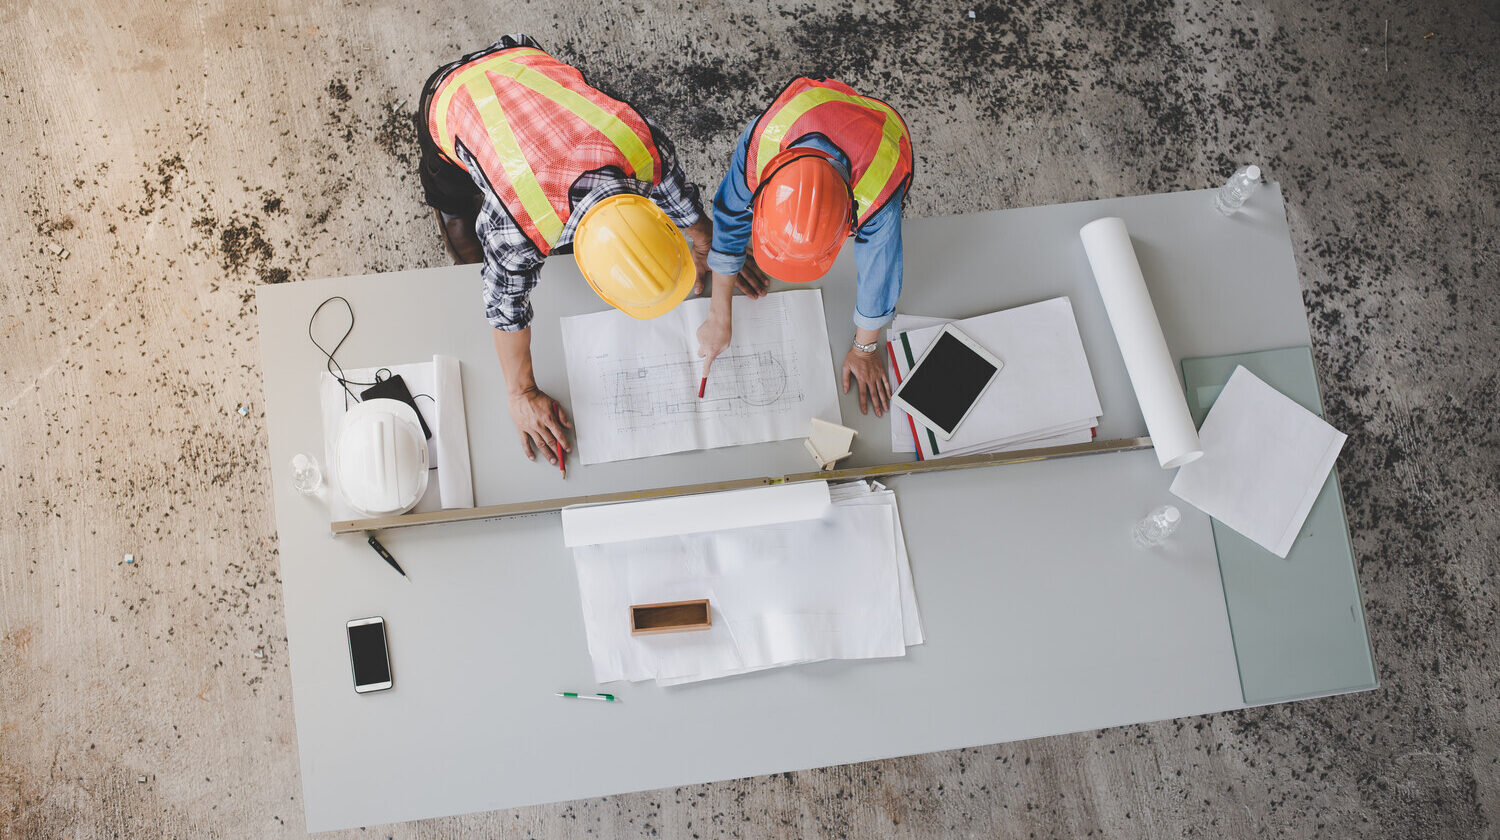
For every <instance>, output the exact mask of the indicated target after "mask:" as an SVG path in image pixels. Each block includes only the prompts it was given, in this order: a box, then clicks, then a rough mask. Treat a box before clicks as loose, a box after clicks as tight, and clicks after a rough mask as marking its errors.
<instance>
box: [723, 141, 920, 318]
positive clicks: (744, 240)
mask: <svg viewBox="0 0 1500 840" xmlns="http://www.w3.org/2000/svg"><path fill="white" fill-rule="evenodd" d="M754 127H755V120H751V121H750V124H749V125H747V126H745V131H744V133H743V134H741V135H740V139H739V142H738V143H737V144H735V147H734V158H733V159H732V160H731V161H730V162H729V173H728V174H727V175H725V176H724V180H723V182H722V183H720V184H719V191H718V193H717V194H716V195H715V196H714V238H713V248H712V250H710V251H709V252H708V267H709V268H711V269H713V270H714V271H716V272H718V273H720V274H723V275H727V276H733V275H734V274H735V273H737V272H738V271H739V270H740V268H741V266H743V265H744V264H745V250H746V246H747V245H748V244H749V243H750V226H751V222H752V220H753V218H754V213H753V211H752V209H751V206H750V200H751V198H752V195H751V192H750V190H749V188H748V187H747V186H746V184H745V156H746V149H747V148H748V147H749V145H750V132H751V130H752V129H754ZM795 147H797V148H809V149H817V150H819V151H823V152H827V153H828V154H830V155H832V156H833V159H834V161H836V162H837V164H838V165H839V166H841V167H842V169H843V174H844V177H845V178H847V177H848V176H849V156H848V155H846V154H844V152H843V150H842V149H840V148H839V147H837V146H835V145H833V144H832V143H830V142H828V141H827V140H826V139H824V138H823V137H822V136H821V135H812V136H809V137H807V138H805V139H803V140H801V141H799V142H798V143H796V144H795ZM904 198H905V191H904V189H903V190H902V191H898V192H897V193H896V194H895V195H893V196H891V199H890V201H888V202H886V205H885V206H884V207H882V208H881V209H880V212H878V213H876V214H875V215H874V216H871V217H870V220H869V221H867V222H865V223H864V224H863V225H862V226H860V228H859V230H857V231H855V233H854V263H855V265H856V266H857V267H858V268H859V279H858V281H857V285H856V287H855V298H854V325H855V326H856V327H859V328H861V329H867V330H878V329H881V328H882V327H884V326H885V325H886V324H888V323H890V321H891V317H892V316H893V315H895V312H896V299H897V298H899V297H901V201H902V199H904Z"/></svg>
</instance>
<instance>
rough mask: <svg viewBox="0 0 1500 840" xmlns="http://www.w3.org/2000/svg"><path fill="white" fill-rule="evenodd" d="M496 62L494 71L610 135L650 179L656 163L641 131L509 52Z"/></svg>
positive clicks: (637, 169)
mask: <svg viewBox="0 0 1500 840" xmlns="http://www.w3.org/2000/svg"><path fill="white" fill-rule="evenodd" d="M497 64H498V65H499V66H497V67H495V72H497V73H499V74H501V75H503V76H509V77H510V78H512V79H515V80H516V81H517V82H518V83H520V84H522V85H524V86H526V87H528V88H530V89H531V90H533V91H535V92H536V93H539V94H541V95H542V96H545V97H547V98H548V99H550V100H552V101H553V102H556V103H557V104H558V105H561V106H562V107H564V108H566V109H568V110H569V111H570V112H572V114H573V116H575V117H577V118H579V119H581V120H583V121H584V122H586V123H588V124H589V125H591V126H593V127H594V129H595V130H596V131H598V132H599V133H600V134H603V135H604V136H605V137H608V138H609V141H610V142H611V143H613V144H615V148H617V149H619V150H620V153H621V154H623V155H624V156H625V159H626V160H627V161H629V162H630V168H631V169H632V170H633V171H634V172H635V178H636V180H638V181H645V182H647V183H651V180H652V178H653V176H654V175H655V171H656V166H655V164H654V163H652V161H651V152H650V150H648V149H647V148H646V144H645V143H643V142H641V137H640V135H638V134H636V133H635V131H633V130H632V129H631V128H630V126H628V125H626V124H625V123H624V121H623V120H621V119H620V118H619V117H617V116H615V115H614V114H611V113H610V112H608V111H606V110H604V109H603V108H601V107H599V106H598V105H596V104H594V103H593V102H591V101H589V98H588V97H586V96H584V95H583V94H581V93H579V92H578V91H576V90H572V89H570V88H567V87H564V86H563V85H561V84H559V83H558V82H557V80H555V79H553V78H552V77H550V76H548V75H547V74H545V73H542V72H540V71H538V70H533V69H532V68H530V67H527V66H526V65H524V64H517V63H516V62H514V61H511V60H510V57H509V55H507V56H506V57H505V58H504V59H503V60H501V61H499V62H497Z"/></svg>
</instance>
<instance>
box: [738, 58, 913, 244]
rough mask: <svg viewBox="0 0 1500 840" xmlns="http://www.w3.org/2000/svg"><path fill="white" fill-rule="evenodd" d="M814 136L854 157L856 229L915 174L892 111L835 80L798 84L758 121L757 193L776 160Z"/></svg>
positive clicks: (752, 183) (748, 164)
mask: <svg viewBox="0 0 1500 840" xmlns="http://www.w3.org/2000/svg"><path fill="white" fill-rule="evenodd" d="M809 134H821V135H823V136H824V137H826V138H827V139H828V141H829V142H831V143H833V145H835V146H837V147H839V148H840V149H841V150H843V152H844V154H845V155H847V156H848V157H849V164H850V172H849V177H850V181H851V190H852V191H853V193H854V205H855V218H856V219H857V222H856V224H858V225H863V224H864V223H865V222H866V221H868V220H869V219H870V217H871V216H873V215H875V214H876V213H878V212H880V209H881V208H882V207H884V206H885V205H886V202H888V201H890V199H891V196H893V195H895V194H896V191H897V190H898V189H900V188H901V186H902V184H904V183H905V182H906V181H907V180H908V179H910V178H911V174H912V155H911V138H910V137H909V136H908V135H907V132H906V123H905V122H904V121H903V120H902V119H901V116H900V115H899V114H897V113H896V111H895V109H894V108H892V107H891V106H889V105H887V104H885V103H884V102H881V101H880V100H878V99H871V98H870V97H868V96H860V95H859V94H857V93H855V92H854V89H853V88H851V87H849V86H848V85H846V84H844V83H843V82H836V81H834V80H832V79H823V80H821V81H819V80H815V79H806V78H804V79H796V80H795V81H793V82H792V83H791V84H790V85H787V88H786V90H784V91H782V92H781V95H780V96H778V97H776V101H775V102H772V103H771V107H770V108H767V109H766V112H765V113H764V114H761V116H760V119H758V120H756V121H755V128H754V129H753V130H751V132H750V146H749V148H748V149H746V150H745V182H746V185H747V186H749V188H750V191H751V192H752V193H753V192H755V189H756V187H757V186H759V185H760V179H761V175H762V174H764V173H765V171H766V167H767V165H769V164H770V162H771V158H774V157H776V154H777V153H778V152H780V151H781V150H783V149H786V148H789V147H791V146H793V145H795V144H796V143H797V141H799V140H801V139H802V138H804V137H806V136H808V135H809Z"/></svg>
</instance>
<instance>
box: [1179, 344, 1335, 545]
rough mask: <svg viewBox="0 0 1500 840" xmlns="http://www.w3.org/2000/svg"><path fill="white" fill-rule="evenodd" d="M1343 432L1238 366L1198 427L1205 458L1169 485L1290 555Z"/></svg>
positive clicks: (1185, 468)
mask: <svg viewBox="0 0 1500 840" xmlns="http://www.w3.org/2000/svg"><path fill="white" fill-rule="evenodd" d="M1346 437H1347V436H1346V435H1344V433H1343V432H1340V431H1339V430H1337V429H1335V428H1333V427H1332V426H1330V425H1328V424H1327V423H1325V422H1323V420H1322V419H1321V418H1319V417H1318V416H1317V415H1316V414H1313V413H1312V412H1310V411H1308V410H1307V409H1305V408H1303V407H1302V406H1300V405H1298V404H1297V403H1296V402H1295V401H1293V400H1292V399H1291V398H1289V397H1287V396H1286V395H1284V394H1282V393H1281V392H1280V391H1277V390H1276V389H1275V388H1272V387H1271V386H1270V385H1267V384H1266V383H1265V382H1263V381H1261V380H1260V379H1259V378H1258V377H1257V376H1256V375H1255V374H1253V373H1251V372H1250V371H1248V370H1246V369H1245V368H1244V367H1237V368H1235V370H1234V373H1233V375H1231V376H1230V377H1229V382H1228V383H1227V384H1226V385H1225V386H1224V390H1223V391H1221V392H1220V393H1219V397H1218V399H1217V400H1215V401H1214V405H1213V408H1211V409H1209V412H1208V416H1207V417H1206V418H1204V420H1203V428H1201V429H1199V430H1198V440H1199V442H1200V443H1201V444H1202V446H1203V457H1202V458H1199V459H1198V460H1196V461H1193V462H1191V463H1188V464H1185V465H1184V466H1183V467H1182V468H1181V469H1179V470H1178V471H1177V477H1176V478H1174V479H1173V480H1172V488H1171V490H1172V492H1173V493H1174V494H1175V495H1176V496H1177V497H1178V498H1180V499H1182V500H1183V501H1185V502H1187V503H1188V504H1190V505H1193V506H1194V507H1196V508H1198V509H1199V510H1201V511H1203V512H1204V513H1206V514H1208V515H1209V516H1212V517H1213V518H1215V519H1217V520H1219V521H1220V522H1223V523H1224V524H1225V525H1228V526H1229V527H1231V528H1233V529H1234V530H1236V531H1238V532H1240V533H1241V534H1244V535H1245V536H1246V537H1248V538H1250V539H1251V540H1254V541H1255V542H1256V543H1259V544H1260V545H1261V546H1263V547H1265V548H1266V549H1268V550H1269V551H1270V552H1271V553H1273V554H1275V555H1276V556H1277V557H1281V558H1285V557H1286V555H1287V552H1289V551H1291V550H1292V544H1293V543H1294V542H1295V541H1296V539H1297V533H1298V531H1300V530H1301V529H1302V524H1303V523H1304V522H1305V521H1307V513H1308V511H1309V510H1311V509H1312V505H1313V502H1314V501H1315V500H1316V499H1317V498H1318V493H1319V492H1321V491H1322V489H1323V485H1324V484H1325V483H1326V482H1327V481H1328V473H1329V472H1330V471H1332V470H1333V463H1334V461H1335V460H1337V459H1338V455H1339V451H1340V450H1341V449H1343V446H1344V441H1345V439H1346Z"/></svg>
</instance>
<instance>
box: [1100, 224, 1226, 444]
mask: <svg viewBox="0 0 1500 840" xmlns="http://www.w3.org/2000/svg"><path fill="white" fill-rule="evenodd" d="M1078 235H1079V236H1080V237H1082V239H1083V250H1084V251H1085V252H1087V253H1088V258H1089V265H1090V266H1092V267H1093V269H1094V280H1095V281H1096V282H1097V283H1098V285H1099V296H1100V297H1101V298H1103V299H1104V311H1105V312H1106V313H1108V314H1109V324H1110V326H1111V327H1113V328H1114V331H1115V341H1116V342H1117V343H1119V345H1120V355H1121V356H1122V357H1124V359H1125V372H1126V373H1128V374H1130V385H1131V387H1132V388H1134V389H1135V397H1136V400H1137V401H1139V402H1140V404H1141V416H1142V417H1143V418H1144V419H1145V420H1146V430H1147V432H1148V433H1149V434H1150V435H1151V444H1152V446H1154V447H1155V448H1156V459H1157V461H1158V462H1159V463H1160V464H1161V465H1162V466H1163V467H1165V468H1167V469H1171V468H1172V467H1180V466H1182V465H1183V464H1186V463H1188V462H1190V461H1193V460H1196V459H1198V458H1199V457H1202V455H1203V448H1202V447H1201V446H1199V445H1198V434H1197V432H1196V431H1195V430H1194V429H1193V416H1192V414H1190V413H1189V412H1188V407H1187V398H1185V397H1184V396H1183V395H1182V383H1181V381H1180V380H1178V378H1177V367H1176V366H1175V365H1173V364H1172V354H1171V353H1169V352H1168V351H1167V340H1166V338H1165V337H1163V336H1162V332H1161V322H1160V321H1158V320H1157V317H1156V309H1155V308H1154V307H1153V306H1152V305H1151V293H1150V292H1149V291H1147V290H1146V278H1145V277H1144V276H1143V275H1142V274H1141V265H1140V263H1139V262H1138V261H1137V260H1136V258H1135V249H1134V248H1132V247H1131V245H1130V231H1128V230H1126V229H1125V221H1124V220H1123V219H1118V218H1115V217H1113V216H1111V217H1108V218H1104V219H1096V220H1095V221H1092V222H1089V223H1088V224H1086V225H1084V226H1083V229H1082V230H1080V231H1079V232H1078Z"/></svg>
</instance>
